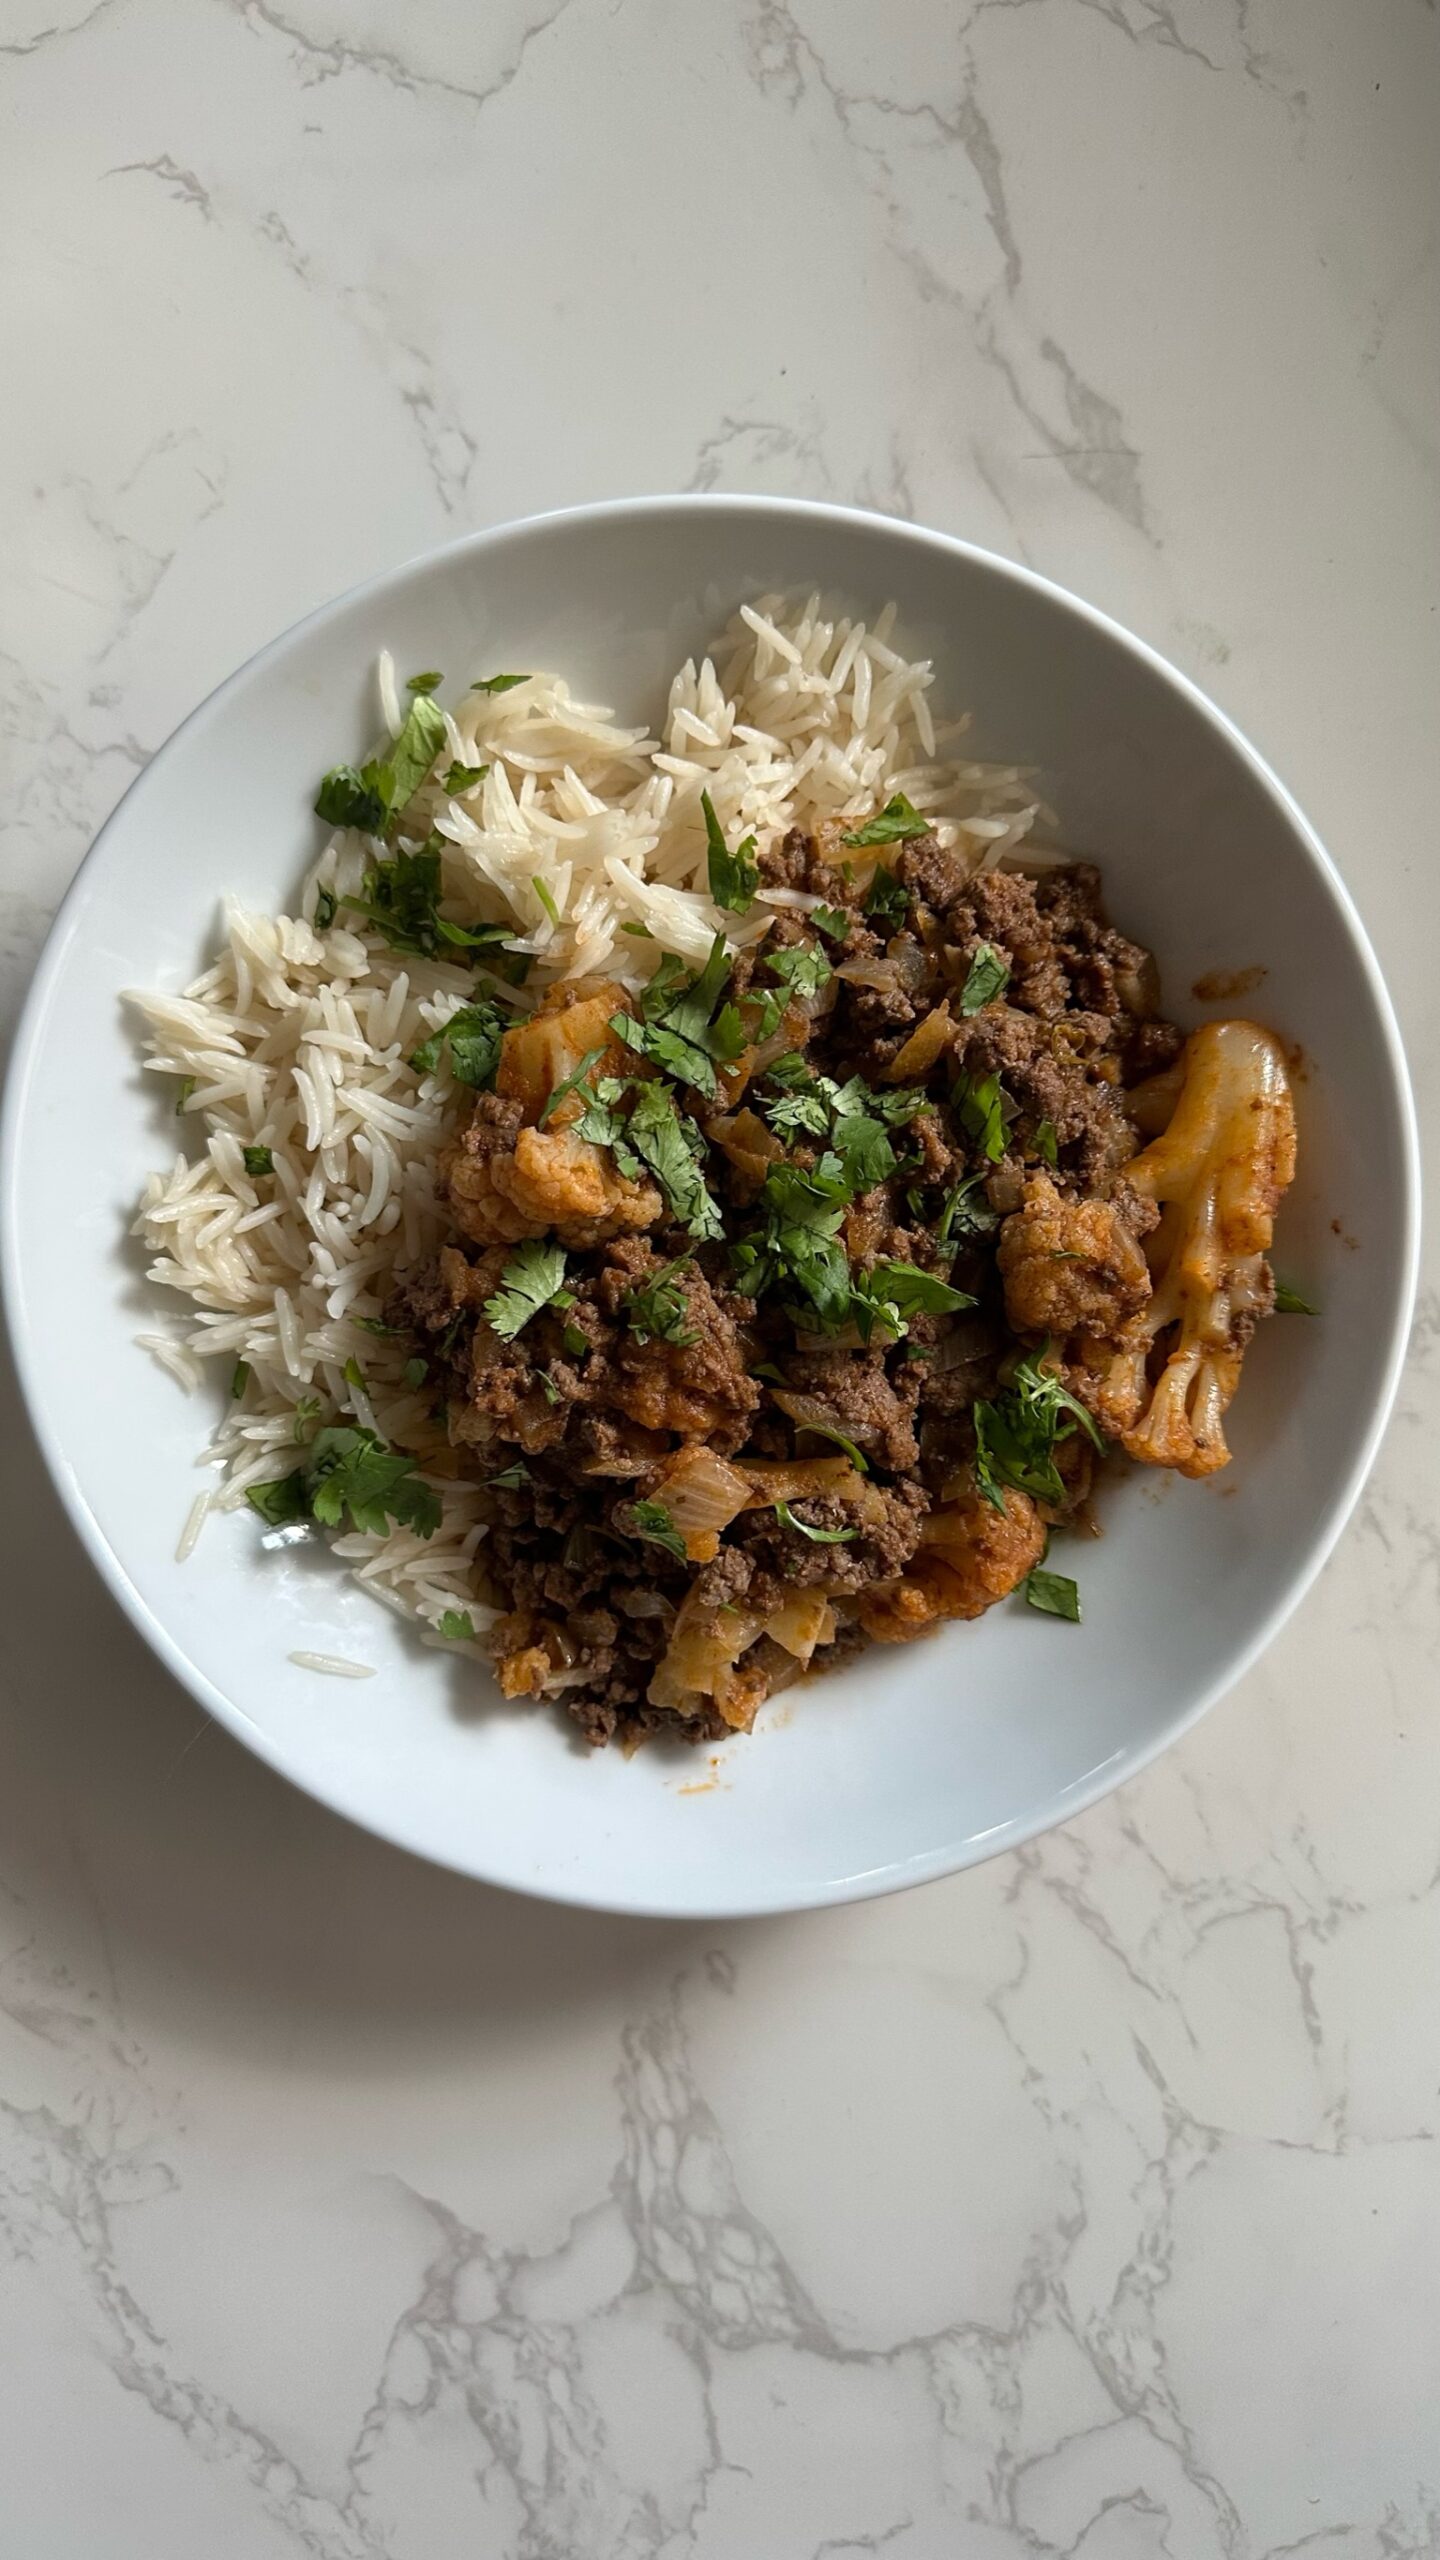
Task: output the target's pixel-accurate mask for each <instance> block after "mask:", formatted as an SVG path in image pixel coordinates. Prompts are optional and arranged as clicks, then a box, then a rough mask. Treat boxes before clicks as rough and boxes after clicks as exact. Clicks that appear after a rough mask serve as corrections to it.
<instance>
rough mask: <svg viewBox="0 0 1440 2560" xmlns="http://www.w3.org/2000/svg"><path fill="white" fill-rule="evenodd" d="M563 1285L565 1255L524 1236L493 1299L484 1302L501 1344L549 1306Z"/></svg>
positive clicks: (511, 1340)
mask: <svg viewBox="0 0 1440 2560" xmlns="http://www.w3.org/2000/svg"><path fill="white" fill-rule="evenodd" d="M564 1286H565V1255H564V1251H563V1249H562V1248H561V1246H559V1245H558V1244H541V1243H540V1241H539V1239H538V1238H537V1237H535V1236H527V1237H526V1239H525V1242H524V1243H523V1244H522V1245H518V1246H517V1247H516V1249H515V1251H514V1253H512V1254H511V1256H510V1259H509V1261H508V1262H507V1263H506V1265H505V1268H504V1270H503V1271H502V1273H501V1274H500V1286H499V1288H498V1289H497V1290H496V1292H495V1295H494V1297H493V1298H487V1299H486V1301H485V1314H486V1318H487V1320H488V1322H489V1325H490V1328H491V1330H492V1332H494V1333H498V1334H499V1336H500V1339H501V1341H502V1342H513V1341H514V1339H515V1336H516V1335H517V1333H521V1332H523V1330H524V1328H525V1326H526V1325H527V1324H528V1323H529V1322H530V1319H531V1317H532V1316H537V1315H538V1314H539V1313H540V1310H541V1308H542V1307H548V1306H549V1304H550V1301H551V1299H552V1298H553V1297H555V1296H556V1294H557V1293H558V1291H560V1290H561V1289H563V1288H564Z"/></svg>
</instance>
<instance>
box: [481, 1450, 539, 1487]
mask: <svg viewBox="0 0 1440 2560" xmlns="http://www.w3.org/2000/svg"><path fill="white" fill-rule="evenodd" d="M529 1481H530V1470H529V1468H528V1467H527V1466H526V1464H525V1461H524V1459H523V1458H517V1459H516V1461H515V1463H514V1465H513V1466H512V1467H502V1468H501V1470H500V1473H499V1474H498V1476H487V1477H486V1479H485V1482H486V1484H487V1486H488V1487H489V1489H490V1491H491V1492H492V1493H496V1492H499V1493H518V1492H519V1491H520V1489H521V1487H522V1485H527V1484H528V1483H529Z"/></svg>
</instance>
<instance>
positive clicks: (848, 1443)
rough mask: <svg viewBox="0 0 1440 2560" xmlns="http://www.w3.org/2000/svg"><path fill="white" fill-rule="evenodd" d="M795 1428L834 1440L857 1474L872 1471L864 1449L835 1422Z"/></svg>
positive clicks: (815, 1423)
mask: <svg viewBox="0 0 1440 2560" xmlns="http://www.w3.org/2000/svg"><path fill="white" fill-rule="evenodd" d="M751 1374H752V1375H753V1376H755V1377H758V1376H759V1374H760V1372H759V1371H758V1369H757V1370H754V1371H752V1373H751ZM775 1374H776V1376H777V1377H778V1376H779V1374H780V1373H779V1371H778V1370H777V1371H776V1373H775ZM795 1429H796V1432H797V1434H798V1433H799V1432H801V1431H813V1432H814V1433H815V1434H816V1436H817V1438H819V1439H821V1440H833V1441H834V1443H835V1446H836V1448H837V1449H843V1450H844V1452H845V1455H846V1457H847V1458H848V1459H849V1461H850V1464H851V1466H852V1467H853V1468H854V1469H855V1472H856V1474H857V1475H861V1476H868V1474H869V1473H870V1461H869V1459H868V1458H867V1457H866V1456H865V1454H864V1452H863V1450H860V1449H857V1448H856V1446H855V1443H854V1441H853V1440H847V1439H846V1437H845V1434H844V1432H843V1431H840V1430H837V1428H836V1426H835V1424H834V1423H833V1422H797V1423H796V1425H795Z"/></svg>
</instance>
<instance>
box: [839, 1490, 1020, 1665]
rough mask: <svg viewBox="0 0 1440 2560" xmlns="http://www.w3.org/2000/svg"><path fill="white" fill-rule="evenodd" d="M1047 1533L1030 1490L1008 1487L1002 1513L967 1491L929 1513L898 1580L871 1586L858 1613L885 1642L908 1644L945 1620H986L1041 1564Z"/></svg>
mask: <svg viewBox="0 0 1440 2560" xmlns="http://www.w3.org/2000/svg"><path fill="white" fill-rule="evenodd" d="M1045 1535H1046V1532H1045V1526H1044V1523H1043V1521H1042V1520H1041V1518H1040V1515H1039V1513H1038V1511H1037V1510H1036V1508H1035V1505H1034V1503H1033V1502H1032V1501H1031V1499H1030V1496H1029V1495H1028V1493H1016V1492H1014V1491H1011V1492H1007V1493H1006V1495H1005V1509H1004V1511H1003V1512H1000V1511H997V1510H996V1509H995V1507H994V1505H993V1503H990V1502H988V1501H987V1500H986V1499H985V1496H984V1495H983V1494H982V1493H980V1492H979V1491H978V1490H976V1489H974V1488H967V1489H966V1491H964V1492H963V1493H961V1494H959V1495H957V1497H956V1498H955V1500H954V1501H952V1502H943V1503H940V1504H939V1505H938V1506H937V1508H936V1509H935V1510H934V1511H932V1512H931V1514H930V1516H929V1518H928V1519H927V1521H926V1523H925V1526H924V1528H923V1529H922V1530H921V1532H920V1544H919V1547H918V1548H917V1550H916V1553H915V1554H914V1556H913V1557H912V1558H911V1560H910V1562H909V1564H908V1565H907V1566H906V1568H905V1571H904V1573H903V1574H902V1575H901V1577H900V1579H899V1581H898V1582H884V1583H872V1584H871V1585H870V1587H869V1589H868V1590H865V1591H862V1592H861V1593H860V1594H859V1595H858V1598H857V1599H856V1602H855V1615H856V1617H857V1618H858V1619H859V1621H860V1624H861V1626H862V1627H863V1628H864V1630H865V1633H866V1634H867V1636H873V1637H875V1638H876V1639H877V1641H878V1642H879V1643H881V1644H904V1643H906V1642H907V1641H908V1639H909V1638H910V1637H911V1636H919V1635H924V1633H925V1631H926V1629H927V1628H929V1627H935V1626H939V1625H940V1623H941V1622H942V1620H944V1619H946V1618H979V1617H983V1616H984V1613H985V1611H986V1610H987V1609H990V1608H993V1607H994V1605H995V1602H996V1601H997V1600H1005V1599H1008V1597H1009V1595H1010V1593H1011V1592H1012V1591H1014V1590H1017V1589H1018V1587H1019V1585H1020V1584H1021V1583H1022V1582H1023V1581H1024V1579H1025V1576H1026V1574H1027V1573H1029V1571H1030V1569H1031V1567H1032V1566H1033V1565H1037V1564H1038V1563H1039V1562H1040V1559H1041V1557H1042V1556H1043V1555H1044V1553H1045Z"/></svg>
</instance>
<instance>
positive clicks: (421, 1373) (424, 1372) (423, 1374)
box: [400, 1354, 430, 1387]
mask: <svg viewBox="0 0 1440 2560" xmlns="http://www.w3.org/2000/svg"><path fill="white" fill-rule="evenodd" d="M400 1375H401V1377H402V1378H403V1379H404V1381H405V1384H406V1386H407V1387H423V1386H424V1384H425V1381H426V1379H427V1378H428V1377H429V1375H430V1363H429V1361H428V1360H422V1359H420V1357H419V1356H418V1354H417V1356H416V1357H415V1359H413V1360H407V1361H406V1363H405V1366H404V1368H403V1369H402V1370H401V1372H400Z"/></svg>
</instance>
